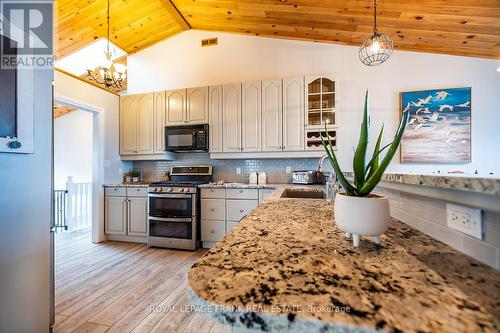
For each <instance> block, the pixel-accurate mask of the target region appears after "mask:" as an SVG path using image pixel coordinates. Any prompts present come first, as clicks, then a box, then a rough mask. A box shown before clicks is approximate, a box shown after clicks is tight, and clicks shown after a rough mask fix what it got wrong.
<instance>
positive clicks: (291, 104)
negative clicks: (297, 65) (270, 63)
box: [283, 77, 305, 151]
mask: <svg viewBox="0 0 500 333" xmlns="http://www.w3.org/2000/svg"><path fill="white" fill-rule="evenodd" d="M304 118H305V105H304V78H303V77H295V78H287V79H283V150H292V151H297V150H304V132H305V128H304Z"/></svg>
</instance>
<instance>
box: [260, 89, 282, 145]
mask: <svg viewBox="0 0 500 333" xmlns="http://www.w3.org/2000/svg"><path fill="white" fill-rule="evenodd" d="M282 125H283V99H282V85H281V80H270V81H262V150H263V151H280V150H282V146H283V141H282V139H283V126H282Z"/></svg>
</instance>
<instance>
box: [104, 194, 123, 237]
mask: <svg viewBox="0 0 500 333" xmlns="http://www.w3.org/2000/svg"><path fill="white" fill-rule="evenodd" d="M125 200H127V199H126V197H106V199H105V200H104V204H105V211H106V214H105V224H104V225H105V226H106V227H105V232H106V234H115V235H125V234H126V233H127V219H126V216H127V202H126V201H125Z"/></svg>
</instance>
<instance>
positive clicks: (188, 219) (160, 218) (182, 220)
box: [148, 216, 193, 223]
mask: <svg viewBox="0 0 500 333" xmlns="http://www.w3.org/2000/svg"><path fill="white" fill-rule="evenodd" d="M148 219H149V220H151V221H160V222H181V223H185V222H192V221H193V219H192V218H190V217H187V218H182V217H181V218H168V217H154V216H149V217H148Z"/></svg>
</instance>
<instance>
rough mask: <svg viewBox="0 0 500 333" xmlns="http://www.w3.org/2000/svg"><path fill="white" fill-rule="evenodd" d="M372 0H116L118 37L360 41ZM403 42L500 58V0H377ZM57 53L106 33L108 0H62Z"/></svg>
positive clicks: (384, 24)
mask: <svg viewBox="0 0 500 333" xmlns="http://www.w3.org/2000/svg"><path fill="white" fill-rule="evenodd" d="M372 6H373V1H371V0H250V1H249V0H218V1H217V0H216V1H210V0H111V40H112V41H113V42H114V43H115V44H117V45H118V46H120V47H121V48H122V49H124V50H125V51H127V52H128V53H133V52H136V51H138V50H141V49H144V48H146V47H148V46H150V45H152V44H154V43H157V42H159V41H161V40H164V39H165V38H168V37H170V36H173V35H175V34H177V33H179V32H181V31H183V30H187V29H189V28H193V29H203V30H215V31H226V32H234V33H242V34H250V35H258V36H269V37H276V38H291V39H300V40H311V41H320V42H329V43H338V44H348V45H360V44H361V43H362V41H363V40H364V38H366V37H367V36H368V35H370V33H371V32H372V24H373V13H372V11H373V7H372ZM377 7H378V11H377V12H378V25H379V30H380V31H382V32H385V33H388V34H389V35H391V36H392V37H393V38H394V42H395V46H396V48H397V49H401V50H410V51H423V52H432V53H443V54H454V55H465V56H474V57H484V58H494V59H499V58H500V0H417V1H408V0H378V2H377ZM55 33H56V38H55V41H56V55H57V56H58V57H63V56H65V55H68V54H70V53H71V52H74V51H76V50H78V49H80V48H82V47H83V46H85V45H87V44H89V43H91V42H92V41H94V40H96V39H98V38H100V37H104V36H106V0H56V22H55Z"/></svg>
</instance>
